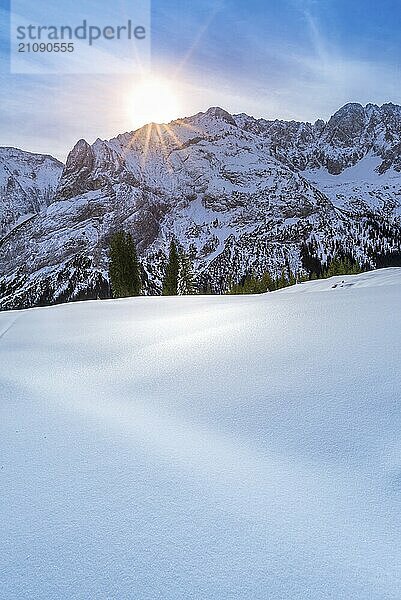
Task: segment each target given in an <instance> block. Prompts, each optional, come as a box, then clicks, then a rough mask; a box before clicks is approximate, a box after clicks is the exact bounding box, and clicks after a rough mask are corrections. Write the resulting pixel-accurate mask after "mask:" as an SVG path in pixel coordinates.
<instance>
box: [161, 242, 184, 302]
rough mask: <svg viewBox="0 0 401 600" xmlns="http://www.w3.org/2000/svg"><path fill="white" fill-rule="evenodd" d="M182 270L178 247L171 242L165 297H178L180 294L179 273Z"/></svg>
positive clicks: (164, 287) (164, 282) (165, 279)
mask: <svg viewBox="0 0 401 600" xmlns="http://www.w3.org/2000/svg"><path fill="white" fill-rule="evenodd" d="M179 270H180V257H179V255H178V250H177V245H176V243H175V241H174V240H171V243H170V251H169V257H168V263H167V267H166V272H165V275H164V279H163V290H162V294H163V296H176V295H177V294H178V273H179Z"/></svg>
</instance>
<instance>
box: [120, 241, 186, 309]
mask: <svg viewBox="0 0 401 600" xmlns="http://www.w3.org/2000/svg"><path fill="white" fill-rule="evenodd" d="M109 278H110V286H111V291H112V295H113V298H129V297H131V296H140V295H141V293H142V288H143V286H142V276H141V268H140V264H139V260H138V256H137V252H136V247H135V243H134V240H133V238H132V235H131V234H130V233H128V232H126V231H117V232H115V233H114V234H113V235H112V236H111V239H110V244H109ZM196 293H197V287H196V280H195V275H194V271H193V268H192V263H191V260H190V258H189V256H188V254H187V253H186V252H185V251H184V249H183V248H181V247H178V245H177V243H176V242H175V240H174V239H173V240H171V242H170V249H169V255H168V259H167V264H166V268H165V272H164V277H163V282H162V295H163V296H177V295H179V296H185V295H189V294H196Z"/></svg>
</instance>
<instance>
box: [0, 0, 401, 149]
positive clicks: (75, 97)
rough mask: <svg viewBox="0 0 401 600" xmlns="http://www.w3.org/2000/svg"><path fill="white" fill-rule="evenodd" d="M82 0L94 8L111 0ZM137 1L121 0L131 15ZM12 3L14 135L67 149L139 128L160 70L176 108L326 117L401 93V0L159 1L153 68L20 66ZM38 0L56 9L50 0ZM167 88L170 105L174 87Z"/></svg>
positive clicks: (7, 112)
mask: <svg viewBox="0 0 401 600" xmlns="http://www.w3.org/2000/svg"><path fill="white" fill-rule="evenodd" d="M47 1H48V2H49V0H47ZM68 1H70V0H68ZM18 2H19V4H20V5H21V4H22V5H23V3H24V2H26V7H27V10H28V8H29V5H31V6H32V0H18ZM65 2H66V3H67V0H65ZM83 2H86V3H87V4H88V5H89V6H90V7H91V10H92V11H93V15H94V18H95V16H96V14H97V12H101V10H102V8H105V7H107V6H109V5H110V4H111V3H110V1H109V0H96V2H94V0H81V2H80V3H79V4H78V5H79V6H80V5H81V4H82V3H83ZM133 2H135V0H116V2H115V5H116V7H117V8H116V11H117V13H116V14H120V15H121V19H122V20H123V19H125V18H126V16H127V15H129V14H130V12H131V11H132V5H133ZM9 3H10V0H0V23H1V30H0V107H1V108H0V145H3V146H16V147H19V148H23V149H25V150H31V151H34V152H44V153H49V154H52V155H53V156H56V157H57V158H59V159H61V160H65V158H66V155H67V153H68V151H69V150H70V149H71V148H72V147H73V145H74V144H75V142H76V141H77V140H78V139H80V138H85V139H87V140H88V141H89V142H93V141H94V140H95V139H96V138H97V137H100V138H102V139H108V138H111V137H113V136H115V135H117V134H119V133H122V132H125V131H131V130H132V129H134V128H136V127H138V126H140V125H141V124H142V123H141V111H140V110H139V111H136V108H135V107H134V98H135V94H136V91H137V89H139V87H140V86H141V81H142V80H143V79H146V78H149V77H151V78H153V80H162V81H163V82H164V83H165V84H166V85H167V86H168V88H169V90H167V91H168V92H169V93H170V94H172V95H173V96H174V102H173V103H172V105H171V107H170V108H171V111H170V112H171V118H178V117H182V116H189V115H191V114H195V113H197V112H199V111H202V110H206V109H207V108H208V107H210V106H221V107H223V108H225V109H226V110H228V111H229V112H231V113H239V112H246V113H248V114H251V115H253V116H255V117H261V116H263V117H265V118H283V119H296V120H308V121H315V120H316V119H318V118H323V119H328V118H329V117H330V115H331V114H333V113H334V112H335V111H336V110H337V109H338V108H340V107H341V106H342V105H344V104H345V103H347V102H360V103H362V104H367V103H369V102H373V103H376V104H382V103H384V102H394V103H400V104H401V85H400V84H401V70H400V64H401V36H400V35H399V23H400V21H401V2H399V0H382V1H381V2H377V0H375V1H373V0H352V2H349V0H348V1H346V0H248V1H247V2H244V1H243V0H197V2H188V0H153V1H152V3H151V18H152V21H151V22H152V25H151V64H150V65H148V66H147V67H146V69H145V72H143V73H142V74H140V73H139V72H137V71H135V72H125V73H119V74H108V75H103V74H97V73H87V74H75V75H71V74H67V75H66V74H49V75H35V74H11V73H10V65H9V16H10V14H9V13H10V11H9ZM35 5H41V6H42V8H43V9H44V10H45V9H46V2H44V0H36V4H35ZM103 5H104V6H103ZM59 6H63V2H62V1H60V2H59ZM75 6H77V3H75ZM77 16H79V14H78V13H77ZM158 95H159V96H160V99H158V100H157V102H158V103H159V104H160V108H163V107H164V106H165V104H167V103H168V98H167V95H166V96H165V94H164V93H160V94H156V96H158ZM156 113H157V114H158V111H156ZM173 113H176V114H173ZM155 120H156V119H155Z"/></svg>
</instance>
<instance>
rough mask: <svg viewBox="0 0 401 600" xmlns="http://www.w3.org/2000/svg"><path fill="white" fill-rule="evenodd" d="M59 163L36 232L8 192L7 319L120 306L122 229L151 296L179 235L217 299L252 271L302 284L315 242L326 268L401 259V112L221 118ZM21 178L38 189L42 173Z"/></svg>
mask: <svg viewBox="0 0 401 600" xmlns="http://www.w3.org/2000/svg"><path fill="white" fill-rule="evenodd" d="M21 152H23V151H21ZM2 153H3V155H4V153H5V151H4V149H0V168H1V157H2ZM39 156H43V155H39ZM25 158H27V157H25ZM46 160H47V162H46ZM54 161H55V162H54V163H53V162H52V161H51V157H44V158H42V162H43V164H45V163H46V168H47V170H48V173H47V175H48V178H47V179H46V177H45V178H44V181H45V183H48V184H50V183H51V186H50V187H49V186H47V187H45V189H41V190H39V191H36V192H35V193H36V195H37V197H38V198H39V200H40V201H38V204H37V206H36V209H37V210H34V211H32V210H29V211H28V210H27V211H26V213H25V215H26V216H27V220H26V222H25V221H24V219H23V217H24V214H23V205H24V199H25V200H26V198H25V197H23V198H21V196H23V194H22V192H20V193H19V194H18V192H17V190H16V189H14V188H16V187H17V186H14V187H13V186H12V185H11V187H10V189H9V190H8V191H7V186H8V185H9V184H10V182H9V180H7V181H6V182H5V186H6V192H7V193H4V192H3V194H2V195H1V197H0V208H1V207H3V213H4V212H6V211H4V206H5V204H6V202H5V199H6V198H7V197H9V196H10V195H11V196H12V197H13V198H16V202H15V204H16V206H17V208H18V210H16V212H15V214H11V213H12V211H11V213H10V214H11V216H10V214H8V220H6V221H5V222H6V225H5V226H4V231H3V238H2V240H3V243H2V242H1V240H0V307H1V308H3V309H6V308H21V307H26V306H35V305H42V304H52V303H55V302H61V301H68V300H74V299H85V298H91V297H97V296H107V295H109V293H110V290H109V284H108V277H107V260H108V259H107V246H108V240H109V237H110V234H111V233H112V232H113V231H115V230H116V229H119V228H123V229H127V230H129V231H130V232H131V233H132V234H133V237H134V239H135V242H136V243H137V246H138V251H139V255H140V258H141V264H142V269H143V279H144V288H145V293H147V294H157V293H159V292H160V283H161V278H162V273H163V269H164V264H165V260H166V249H167V246H168V243H169V241H170V239H171V236H172V235H173V236H174V237H176V239H177V241H178V242H179V243H180V244H181V245H182V246H183V247H184V248H185V249H186V250H187V251H188V253H189V254H190V256H191V258H192V260H193V261H194V265H195V268H196V271H197V275H198V280H199V283H200V287H201V289H202V290H203V291H211V292H214V293H221V292H224V291H226V290H227V289H228V287H229V286H230V285H231V283H232V282H233V280H238V279H240V278H241V277H243V276H244V275H245V274H246V273H250V272H252V273H255V274H261V273H262V272H263V271H265V270H269V271H272V272H275V273H278V272H280V270H282V269H283V268H288V269H291V270H293V271H296V272H302V271H303V270H304V269H305V265H304V264H303V262H302V256H301V249H302V247H303V246H304V245H305V244H309V245H310V246H313V248H314V250H313V251H314V252H315V253H316V256H317V257H318V258H319V259H320V260H322V261H324V260H327V259H328V258H330V257H332V256H334V255H335V254H336V253H339V252H340V253H346V254H350V255H352V256H353V257H354V258H355V259H356V260H358V261H359V262H360V263H361V264H366V265H370V266H372V267H374V266H376V265H375V260H376V257H377V256H378V255H381V254H386V253H389V252H390V253H391V252H398V251H400V250H401V247H400V215H401V212H400V206H401V205H400V198H401V173H400V171H401V107H399V106H397V105H393V104H391V103H387V104H384V105H383V106H381V107H379V106H377V105H373V104H368V105H366V106H365V107H363V106H362V105H360V104H357V103H349V104H347V105H345V106H344V107H342V108H341V109H339V111H337V112H336V113H335V114H334V115H333V116H332V117H331V118H330V119H329V120H328V121H327V122H324V121H322V120H317V121H316V122H315V123H314V124H311V123H302V122H296V121H281V120H274V121H268V120H265V119H254V118H253V117H249V116H248V115H245V114H244V113H242V114H239V115H231V114H230V113H228V112H227V111H225V110H224V109H222V108H220V107H211V108H209V109H208V110H207V111H205V112H200V113H197V114H196V115H193V116H191V117H184V118H182V119H176V120H174V121H172V122H171V123H169V124H149V125H145V126H144V127H142V128H140V129H138V130H136V131H134V132H126V133H123V134H119V135H117V136H116V137H114V138H111V139H110V140H101V139H97V140H96V141H95V142H94V143H93V144H89V143H88V142H87V141H85V140H83V139H82V140H79V141H78V142H77V143H76V144H75V146H74V148H73V149H72V150H71V152H70V153H69V155H68V157H67V160H66V164H65V165H64V167H63V169H62V171H61V166H60V163H59V162H58V161H56V159H54ZM3 162H5V161H4V160H3ZM23 163H24V161H23V160H22V159H21V164H22V166H23ZM14 166H15V169H14V170H15V172H16V174H15V173H14V175H13V177H14V179H18V177H20V178H22V179H21V181H22V180H23V181H24V182H25V185H26V180H27V178H29V176H32V173H35V170H34V169H33V170H32V172H30V173H28V174H27V173H26V169H25V171H24V169H23V168H22V166H21V165H18V164H16V165H14ZM36 170H37V171H38V169H36ZM38 172H40V174H41V171H40V169H39V171H38ZM0 175H1V172H0ZM37 177H38V175H36V178H37ZM24 178H25V179H24ZM4 179H5V178H4V177H3V180H4ZM33 179H35V177H33ZM42 179H43V177H42V176H40V177H39V180H40V181H41V182H42ZM0 184H1V180H0ZM36 187H38V186H36ZM3 188H4V185H3ZM3 188H1V189H3ZM7 194H8V196H7ZM34 195H35V194H34ZM17 200H18V201H17ZM26 205H27V208H29V206H30V205H29V202H26ZM13 219H14V220H13ZM18 219H20V220H21V219H22V221H18ZM7 224H8V230H7Z"/></svg>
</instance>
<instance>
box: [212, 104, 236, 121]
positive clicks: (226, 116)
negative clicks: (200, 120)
mask: <svg viewBox="0 0 401 600" xmlns="http://www.w3.org/2000/svg"><path fill="white" fill-rule="evenodd" d="M204 114H205V115H207V116H208V117H212V118H214V119H219V120H220V121H225V122H226V123H229V124H230V125H234V126H236V125H237V124H236V122H235V119H234V117H233V116H232V115H230V113H229V112H227V111H226V110H224V109H223V108H220V107H219V106H212V107H210V108H209V109H208V110H207V111H206V112H205V113H204Z"/></svg>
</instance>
